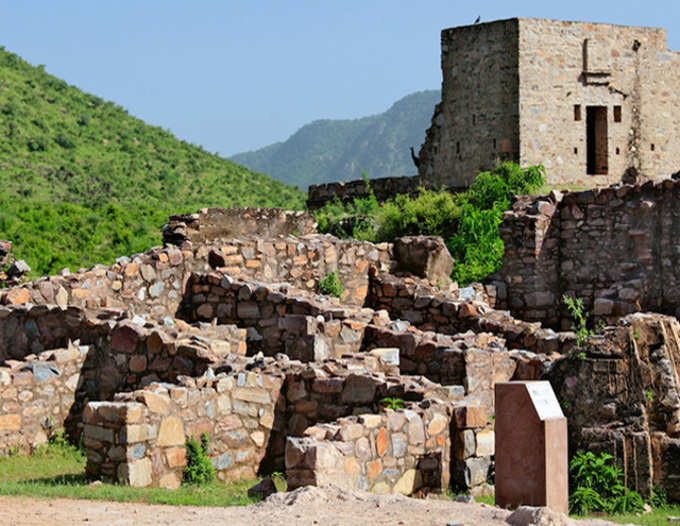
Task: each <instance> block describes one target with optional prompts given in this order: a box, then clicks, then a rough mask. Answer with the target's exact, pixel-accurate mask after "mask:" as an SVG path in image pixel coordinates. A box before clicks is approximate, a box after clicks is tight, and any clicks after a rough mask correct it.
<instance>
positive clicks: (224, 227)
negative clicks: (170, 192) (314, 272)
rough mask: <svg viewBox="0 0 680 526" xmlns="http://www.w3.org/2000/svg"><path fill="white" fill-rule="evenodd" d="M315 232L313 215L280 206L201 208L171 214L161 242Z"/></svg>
mask: <svg viewBox="0 0 680 526" xmlns="http://www.w3.org/2000/svg"><path fill="white" fill-rule="evenodd" d="M309 234H316V222H315V221H314V217H312V216H311V215H309V214H306V213H305V212H301V211H291V210H281V209H280V208H247V207H246V208H202V209H201V210H199V211H198V212H196V213H195V214H179V215H172V216H170V218H169V220H168V222H167V223H166V224H165V225H163V243H164V244H166V245H177V246H178V247H180V248H182V249H186V248H188V246H187V245H185V243H187V242H189V243H190V244H202V243H206V242H212V241H216V240H226V239H240V238H254V237H257V238H262V239H271V238H276V237H287V236H291V235H293V236H305V235H309Z"/></svg>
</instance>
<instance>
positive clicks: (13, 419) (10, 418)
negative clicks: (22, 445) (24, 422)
mask: <svg viewBox="0 0 680 526" xmlns="http://www.w3.org/2000/svg"><path fill="white" fill-rule="evenodd" d="M20 429H21V415H16V414H15V415H12V414H10V415H2V416H0V431H19V430H20Z"/></svg>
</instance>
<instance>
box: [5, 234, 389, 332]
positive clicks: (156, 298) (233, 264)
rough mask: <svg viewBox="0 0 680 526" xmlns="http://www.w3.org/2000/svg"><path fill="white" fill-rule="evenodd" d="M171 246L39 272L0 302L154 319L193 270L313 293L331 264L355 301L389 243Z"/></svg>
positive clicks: (326, 240) (306, 240)
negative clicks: (110, 262) (59, 270)
mask: <svg viewBox="0 0 680 526" xmlns="http://www.w3.org/2000/svg"><path fill="white" fill-rule="evenodd" d="M189 245H190V246H189V247H188V248H186V249H182V250H180V249H179V248H177V247H175V246H174V245H168V246H166V247H163V248H159V247H156V248H152V249H150V250H148V251H147V252H145V253H143V254H137V255H133V256H132V257H121V258H118V260H117V261H116V263H114V264H113V265H111V266H110V267H106V266H104V265H95V266H94V267H93V268H91V269H89V270H82V271H79V272H76V273H68V272H66V273H63V274H62V275H57V276H49V277H44V278H40V279H39V280H37V281H33V282H30V283H27V284H25V285H22V286H19V287H14V288H11V289H7V290H1V291H0V305H2V304H21V303H27V302H30V303H33V304H34V305H41V304H45V303H56V304H58V305H61V306H66V305H76V306H79V307H84V308H89V309H102V308H104V309H105V308H112V307H114V308H122V309H127V310H129V311H131V312H133V313H136V314H139V315H146V316H150V317H152V318H154V319H162V318H164V317H170V318H172V317H174V316H175V313H176V312H177V308H178V307H179V303H180V301H181V298H182V295H183V292H184V286H185V285H186V280H187V279H188V278H189V275H190V274H191V273H192V272H207V271H210V270H213V269H215V268H220V269H222V270H223V272H225V273H228V274H230V275H233V276H236V277H240V278H243V279H256V280H261V281H267V282H286V283H290V284H291V285H293V286H295V287H298V288H301V289H304V290H308V291H316V289H317V287H318V283H319V281H321V280H322V279H323V278H324V277H325V276H326V274H327V273H329V272H332V271H334V270H338V274H339V276H340V279H341V281H342V283H343V285H344V286H345V292H344V295H343V298H342V299H343V301H344V302H346V303H350V304H354V305H361V304H362V303H363V302H364V299H365V297H366V291H367V289H368V269H369V268H370V267H371V266H375V267H377V268H380V269H382V270H383V271H389V270H390V269H391V268H392V267H393V266H394V262H393V261H392V245H391V244H388V243H381V244H377V245H375V244H372V243H367V242H359V241H353V240H339V239H337V238H334V237H332V236H325V235H318V234H314V235H310V236H306V237H299V238H298V237H293V236H289V237H278V238H272V239H232V240H225V241H216V242H210V243H205V244H201V243H197V244H196V245H195V246H191V244H189Z"/></svg>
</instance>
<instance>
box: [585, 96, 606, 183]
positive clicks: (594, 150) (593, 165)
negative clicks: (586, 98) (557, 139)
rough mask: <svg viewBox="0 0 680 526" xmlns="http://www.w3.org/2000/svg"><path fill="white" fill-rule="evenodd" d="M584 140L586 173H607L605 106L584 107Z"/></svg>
mask: <svg viewBox="0 0 680 526" xmlns="http://www.w3.org/2000/svg"><path fill="white" fill-rule="evenodd" d="M586 129H587V132H586V140H587V149H588V174H589V175H606V174H608V173H609V161H608V150H607V142H608V136H607V107H606V106H587V107H586Z"/></svg>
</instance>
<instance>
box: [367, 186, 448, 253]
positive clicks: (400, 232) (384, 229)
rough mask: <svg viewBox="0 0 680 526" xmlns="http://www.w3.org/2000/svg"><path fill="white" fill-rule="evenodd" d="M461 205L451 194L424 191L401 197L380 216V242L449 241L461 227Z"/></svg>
mask: <svg viewBox="0 0 680 526" xmlns="http://www.w3.org/2000/svg"><path fill="white" fill-rule="evenodd" d="M459 214H460V205H459V204H457V203H456V198H455V196H454V195H453V194H451V193H449V192H435V191H433V190H424V189H421V190H420V192H419V194H418V195H417V196H416V197H410V196H408V195H397V196H396V197H395V198H394V200H393V201H388V202H386V203H384V204H383V206H382V207H380V208H379V210H378V211H377V214H376V223H377V226H378V229H377V232H376V240H377V241H392V240H394V239H395V238H397V237H400V236H416V235H425V236H433V235H436V236H442V237H443V238H444V239H448V238H450V237H451V236H453V235H455V233H456V231H457V228H458V216H459Z"/></svg>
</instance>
